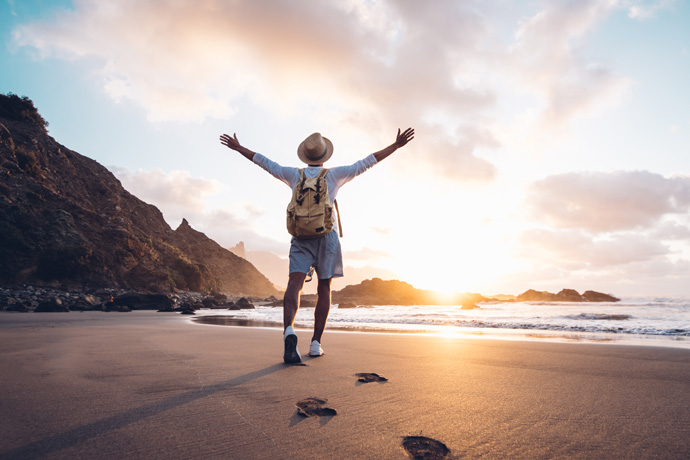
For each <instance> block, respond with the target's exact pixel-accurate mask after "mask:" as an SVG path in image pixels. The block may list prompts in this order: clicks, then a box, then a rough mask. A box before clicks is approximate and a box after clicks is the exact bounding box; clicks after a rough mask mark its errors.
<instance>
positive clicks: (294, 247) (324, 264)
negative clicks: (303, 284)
mask: <svg viewBox="0 0 690 460" xmlns="http://www.w3.org/2000/svg"><path fill="white" fill-rule="evenodd" d="M312 267H313V268H314V270H315V271H316V274H317V276H318V277H319V279H320V280H325V279H329V278H337V277H341V276H343V254H342V251H341V249H340V239H339V238H338V233H337V232H336V231H335V230H333V231H332V232H330V233H328V234H327V235H324V236H320V237H318V238H309V239H300V238H295V237H293V238H292V242H291V244H290V273H295V272H298V273H306V274H308V273H309V272H310V271H311V269H312Z"/></svg>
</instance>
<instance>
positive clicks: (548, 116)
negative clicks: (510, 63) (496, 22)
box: [511, 0, 631, 128]
mask: <svg viewBox="0 0 690 460" xmlns="http://www.w3.org/2000/svg"><path fill="white" fill-rule="evenodd" d="M616 6H617V4H616V2H615V1H608V0H606V1H602V0H583V1H564V2H549V3H547V4H546V6H545V8H544V9H543V10H540V11H538V12H537V13H535V14H534V15H532V16H531V17H529V18H527V19H526V20H525V21H524V22H523V23H522V25H521V26H520V27H519V28H518V29H517V31H516V33H515V43H514V44H513V46H512V49H511V53H512V57H513V59H514V65H515V66H516V69H517V74H518V75H520V76H521V81H522V83H523V84H526V85H527V86H528V87H531V88H532V89H533V91H536V92H537V93H538V94H541V96H542V98H543V99H544V108H543V111H542V122H543V123H544V124H545V127H546V128H554V127H560V126H563V125H564V124H566V123H567V122H568V121H570V119H572V118H573V117H574V116H576V115H578V114H580V113H582V112H585V111H587V110H592V109H593V108H595V107H596V106H597V105H599V104H601V103H603V102H606V101H609V100H611V99H615V98H616V97H617V96H619V95H620V94H621V93H622V92H623V91H625V90H626V89H627V88H628V87H629V86H630V84H631V81H630V80H629V79H628V78H625V77H623V76H618V75H616V74H615V73H614V72H613V71H612V70H611V69H609V68H607V67H606V66H605V65H604V64H601V63H597V62H594V61H592V60H591V59H590V58H588V57H587V54H586V51H585V47H586V38H587V35H588V33H590V32H591V31H593V29H594V28H595V26H596V25H597V24H599V23H600V22H602V21H603V20H604V19H605V18H606V17H607V16H608V15H609V14H611V13H612V12H613V11H614V10H615V9H616Z"/></svg>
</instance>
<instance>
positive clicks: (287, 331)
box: [283, 326, 296, 338]
mask: <svg viewBox="0 0 690 460" xmlns="http://www.w3.org/2000/svg"><path fill="white" fill-rule="evenodd" d="M288 335H296V334H295V330H294V329H292V326H288V327H286V328H285V334H283V338H285V337H287V336H288Z"/></svg>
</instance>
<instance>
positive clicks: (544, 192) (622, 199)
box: [526, 171, 690, 232]
mask: <svg viewBox="0 0 690 460" xmlns="http://www.w3.org/2000/svg"><path fill="white" fill-rule="evenodd" d="M526 204H527V207H528V209H529V213H530V216H531V217H532V218H533V219H535V220H537V221H539V222H542V223H545V224H547V225H551V226H554V227H556V228H569V229H584V230H587V231H590V232H612V231H621V230H632V229H644V228H651V227H653V226H655V225H656V224H657V223H659V222H660V219H661V218H662V217H663V216H665V215H672V214H683V213H687V212H688V210H690V176H674V177H668V178H667V177H664V176H661V175H659V174H654V173H651V172H648V171H631V172H624V171H618V172H612V173H605V172H583V173H567V174H559V175H554V176H549V177H547V178H546V179H543V180H540V181H537V182H534V183H533V184H531V186H530V188H529V190H528V194H527V200H526Z"/></svg>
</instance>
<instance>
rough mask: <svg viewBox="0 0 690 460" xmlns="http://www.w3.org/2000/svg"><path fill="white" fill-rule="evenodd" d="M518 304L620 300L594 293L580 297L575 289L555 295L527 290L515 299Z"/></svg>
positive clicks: (587, 292) (589, 292)
mask: <svg viewBox="0 0 690 460" xmlns="http://www.w3.org/2000/svg"><path fill="white" fill-rule="evenodd" d="M516 300H517V301H518V302H618V301H619V300H620V299H619V298H617V297H614V296H612V295H609V294H603V293H601V292H596V291H585V292H584V293H583V294H582V295H580V293H579V292H577V291H576V290H575V289H562V290H561V291H559V292H558V293H557V294H553V293H551V292H548V291H535V290H534V289H529V290H527V291H525V292H523V293H522V294H520V295H519V296H517V299H516Z"/></svg>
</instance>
